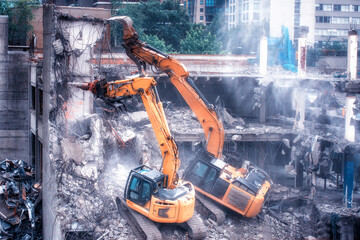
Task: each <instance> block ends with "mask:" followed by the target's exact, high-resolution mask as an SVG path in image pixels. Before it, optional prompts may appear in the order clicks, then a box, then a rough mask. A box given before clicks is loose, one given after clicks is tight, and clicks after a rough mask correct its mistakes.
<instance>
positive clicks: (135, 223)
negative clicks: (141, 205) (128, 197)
mask: <svg viewBox="0 0 360 240" xmlns="http://www.w3.org/2000/svg"><path fill="white" fill-rule="evenodd" d="M116 205H117V208H118V211H119V213H120V215H121V216H122V217H123V218H124V219H125V220H126V221H128V223H129V225H130V228H131V230H132V231H133V233H134V234H135V236H136V237H137V238H138V239H147V240H158V239H159V240H160V239H162V235H161V232H160V231H159V229H158V228H157V226H156V225H155V223H154V222H153V221H151V220H150V219H148V218H146V217H145V216H143V215H141V214H140V213H137V212H135V211H133V210H132V209H129V208H128V207H127V206H126V203H125V201H124V200H123V199H121V198H118V197H117V198H116Z"/></svg>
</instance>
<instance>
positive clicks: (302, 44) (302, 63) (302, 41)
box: [298, 37, 306, 77]
mask: <svg viewBox="0 0 360 240" xmlns="http://www.w3.org/2000/svg"><path fill="white" fill-rule="evenodd" d="M298 45H299V46H298V76H299V77H305V75H306V38H305V37H301V38H299V41H298Z"/></svg>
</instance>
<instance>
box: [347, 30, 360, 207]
mask: <svg viewBox="0 0 360 240" xmlns="http://www.w3.org/2000/svg"><path fill="white" fill-rule="evenodd" d="M357 50H358V35H357V31H356V30H350V31H349V35H348V58H347V65H348V66H347V71H348V79H349V80H356V77H357ZM355 100H356V96H355V95H354V94H349V93H348V94H347V95H346V106H345V111H346V112H345V139H346V140H348V141H349V142H355V126H354V125H352V124H351V119H352V117H353V115H354V112H353V106H354V102H355ZM352 157H353V153H352V152H351V149H350V147H347V148H346V149H345V159H344V200H345V207H347V208H351V205H352V194H353V179H354V161H353V159H352Z"/></svg>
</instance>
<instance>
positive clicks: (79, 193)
mask: <svg viewBox="0 0 360 240" xmlns="http://www.w3.org/2000/svg"><path fill="white" fill-rule="evenodd" d="M68 128H69V131H68V135H64V134H62V137H61V140H60V142H61V151H60V155H61V158H62V159H61V158H59V159H58V160H56V164H55V165H56V172H57V183H58V190H57V192H58V193H57V195H58V197H59V201H58V209H57V214H58V218H59V219H60V220H61V224H62V228H63V229H64V230H65V232H66V234H67V235H68V236H77V237H79V236H80V235H79V232H87V235H86V236H85V235H82V236H83V239H86V238H88V237H96V238H98V237H100V236H102V235H103V239H113V238H115V239H129V238H131V237H132V234H131V232H130V230H129V226H128V225H127V224H126V221H125V220H124V219H121V217H120V214H119V213H118V211H117V208H116V205H115V201H114V200H115V198H116V197H120V196H122V195H123V188H124V187H125V184H126V180H127V176H128V173H129V171H130V169H131V168H134V167H136V166H138V165H139V164H142V163H146V164H147V165H149V166H152V167H158V168H159V167H160V165H161V155H160V151H159V150H158V147H157V144H156V143H157V141H156V139H155V135H154V134H153V131H152V128H151V125H150V122H149V120H148V118H147V114H146V112H145V111H139V112H133V113H123V114H120V115H119V116H118V118H117V119H107V118H105V117H103V116H102V115H99V114H94V115H88V116H85V117H84V118H83V119H82V120H78V121H76V123H74V124H72V125H71V126H69V127H68ZM66 234H65V235H66Z"/></svg>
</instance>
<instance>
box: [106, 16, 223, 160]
mask: <svg viewBox="0 0 360 240" xmlns="http://www.w3.org/2000/svg"><path fill="white" fill-rule="evenodd" d="M109 20H115V21H119V22H120V23H121V24H122V26H123V29H124V37H123V38H124V42H123V47H124V48H125V50H126V54H127V55H128V56H129V57H130V59H132V60H133V61H134V62H135V64H136V65H137V66H138V68H139V71H140V72H141V73H142V74H143V75H146V73H145V72H144V70H145V69H144V64H143V63H144V62H145V63H148V64H150V65H152V66H154V67H155V68H157V69H158V70H160V71H162V72H165V73H166V74H167V75H168V76H169V78H170V81H171V83H172V84H173V85H174V86H175V87H176V89H177V90H178V91H179V92H180V94H181V95H182V96H183V98H184V99H185V101H186V102H187V104H188V105H189V106H190V108H191V109H192V110H193V112H194V113H195V115H196V117H197V118H198V119H199V122H200V124H201V126H202V128H203V130H204V133H205V137H206V150H207V152H208V153H210V154H212V155H213V156H214V157H215V158H220V157H221V155H222V149H223V145H224V135H225V134H224V128H223V126H222V123H221V121H219V119H218V117H217V115H216V113H215V111H214V109H213V107H212V105H211V104H210V103H208V102H207V100H206V99H205V98H204V97H203V96H202V94H201V92H200V91H198V89H197V87H196V85H195V84H194V82H193V81H192V80H191V79H190V78H189V72H188V71H187V69H186V67H185V66H184V64H182V63H180V62H179V61H177V60H176V59H174V58H172V57H171V56H169V55H167V54H165V53H163V52H161V51H159V50H157V49H155V48H153V47H151V46H148V45H147V44H146V43H144V42H141V41H140V40H138V35H137V33H136V31H135V30H134V28H133V26H132V21H131V19H130V18H129V17H124V16H121V17H113V18H110V19H109Z"/></svg>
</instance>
